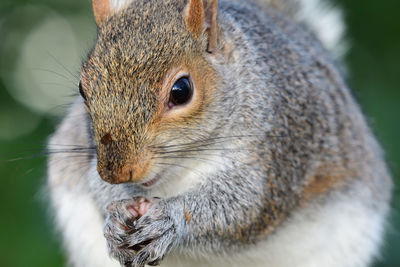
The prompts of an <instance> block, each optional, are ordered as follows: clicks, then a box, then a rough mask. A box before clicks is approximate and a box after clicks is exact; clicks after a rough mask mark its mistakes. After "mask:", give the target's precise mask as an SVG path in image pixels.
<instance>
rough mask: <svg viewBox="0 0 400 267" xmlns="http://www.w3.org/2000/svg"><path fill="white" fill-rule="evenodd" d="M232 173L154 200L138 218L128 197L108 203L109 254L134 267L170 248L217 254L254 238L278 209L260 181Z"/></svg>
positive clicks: (156, 259) (151, 261)
mask: <svg viewBox="0 0 400 267" xmlns="http://www.w3.org/2000/svg"><path fill="white" fill-rule="evenodd" d="M236 172H237V170H236ZM253 172H254V170H253ZM232 173H234V172H233V171H232ZM232 173H229V172H224V173H220V174H219V175H217V176H215V177H210V179H208V180H207V181H206V182H205V183H203V184H202V185H201V186H199V187H197V188H196V189H195V190H192V191H190V192H187V193H184V194H182V195H179V196H176V197H172V198H167V199H160V200H157V201H156V202H155V203H154V205H152V207H151V208H150V209H149V210H148V211H147V212H146V213H145V214H144V215H143V217H141V218H139V219H138V220H137V221H136V217H135V215H136V214H132V213H129V212H127V208H126V207H127V205H129V203H131V201H132V200H126V201H125V203H124V201H122V202H119V203H118V204H117V205H114V204H113V205H112V207H111V209H109V214H108V216H107V219H106V224H105V232H106V234H105V236H106V238H107V241H108V244H109V250H110V253H111V255H112V256H114V257H116V258H117V259H118V260H119V261H120V263H121V264H122V265H126V266H130V265H132V266H135V267H137V266H144V265H145V264H150V265H155V264H158V263H159V262H160V261H161V260H162V259H163V258H164V257H165V256H166V255H167V254H168V253H169V252H170V251H171V250H172V249H177V250H181V251H183V252H184V251H185V250H186V251H187V250H192V251H196V250H199V251H202V252H206V251H207V252H210V253H212V254H219V253H223V252H224V251H225V250H226V249H232V248H233V249H234V248H241V247H244V246H245V245H247V244H251V243H254V242H255V241H257V239H259V238H260V237H261V236H263V234H264V233H265V232H266V231H267V230H268V229H270V228H271V226H272V225H273V224H274V222H276V221H277V220H278V218H279V216H278V213H279V212H278V211H279V209H278V208H277V207H276V202H275V201H270V205H268V203H266V200H265V199H266V197H265V196H266V194H264V193H263V192H265V190H259V189H260V188H263V187H264V188H267V186H266V184H265V181H262V179H258V178H257V179H254V178H253V179H251V178H245V177H240V176H238V175H237V174H236V175H233V176H232ZM250 173H251V172H249V174H250ZM258 177H262V176H258ZM256 189H258V190H256ZM269 191H270V192H272V191H271V190H269ZM210 237H212V239H210Z"/></svg>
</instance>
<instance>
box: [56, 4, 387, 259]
mask: <svg viewBox="0 0 400 267" xmlns="http://www.w3.org/2000/svg"><path fill="white" fill-rule="evenodd" d="M300 2H301V1H296V0H286V1H273V0H264V1H263V0H258V1H240V0H237V1H233V0H221V1H217V0H131V1H118V0H93V2H92V4H93V10H94V17H95V21H96V24H97V26H98V34H97V40H96V43H95V45H94V47H93V49H92V50H91V51H90V52H89V54H88V56H87V58H86V60H84V63H83V65H82V68H81V74H80V82H79V88H78V89H79V93H80V96H79V97H78V98H77V99H76V100H75V101H74V103H73V104H72V106H71V108H70V109H69V111H68V113H67V114H66V116H65V118H64V119H63V121H62V122H61V125H60V126H59V127H58V128H57V130H56V132H55V133H54V134H53V135H52V137H51V138H50V140H49V151H50V152H53V153H50V156H49V160H48V190H49V198H50V200H51V206H52V209H53V211H54V213H55V221H56V225H57V226H58V230H59V231H60V233H61V235H62V237H63V241H64V247H65V249H66V251H67V255H68V261H69V263H70V264H71V265H73V266H86V267H87V266H119V265H122V266H134V267H142V266H144V265H151V266H154V265H158V264H160V265H161V266H191V267H192V266H193V267H195V266H222V267H223V266H265V267H268V266H273V267H284V266H297V267H306V266H307V267H309V266H324V267H330V266H335V267H337V266H349V267H353V266H354V267H355V266H369V265H370V264H372V262H373V260H374V258H375V257H376V256H378V254H379V248H380V245H381V244H382V240H383V234H384V227H385V224H386V218H387V215H388V213H389V211H390V205H389V202H390V197H391V190H392V180H391V177H390V174H389V171H388V169H387V166H386V163H385V160H384V154H383V151H382V149H381V147H380V145H379V143H378V142H377V141H376V139H375V137H374V135H373V133H372V132H371V130H370V128H369V126H368V124H367V122H366V120H365V118H364V116H363V114H362V112H361V110H360V107H359V106H358V104H357V102H356V101H355V99H354V98H353V96H352V95H351V92H350V90H349V88H348V86H347V85H346V83H345V78H344V75H343V73H342V72H341V71H340V69H339V68H338V66H337V63H336V60H335V59H334V57H333V56H332V54H331V52H330V51H329V50H328V49H326V48H325V45H323V44H322V42H321V40H320V39H319V37H318V36H317V35H316V34H315V32H314V31H313V30H310V27H309V26H307V24H306V23H305V22H304V21H302V20H300V19H298V16H296V14H297V12H300V11H299V10H298V7H299V6H301V5H300ZM310 19H312V18H309V20H310ZM315 23H316V24H318V23H319V22H318V21H316V22H315ZM330 30H333V29H325V31H330ZM77 91H78V90H77Z"/></svg>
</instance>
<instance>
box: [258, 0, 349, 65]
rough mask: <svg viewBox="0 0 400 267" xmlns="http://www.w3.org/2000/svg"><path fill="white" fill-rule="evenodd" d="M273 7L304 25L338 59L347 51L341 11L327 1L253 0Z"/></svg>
mask: <svg viewBox="0 0 400 267" xmlns="http://www.w3.org/2000/svg"><path fill="white" fill-rule="evenodd" d="M255 1H256V2H257V3H259V4H260V5H269V6H273V7H275V8H277V9H279V10H281V11H282V12H284V13H286V14H289V15H290V16H292V17H293V18H294V19H296V20H298V21H301V22H304V23H306V24H307V25H308V26H309V27H310V28H311V29H312V30H313V31H314V32H315V34H316V35H317V37H318V38H319V39H320V40H321V42H322V43H323V44H324V45H325V47H326V48H327V49H328V50H330V51H331V52H333V54H334V55H335V56H336V57H338V58H340V57H342V56H343V55H344V54H345V53H346V50H347V44H346V42H345V41H344V33H345V25H344V22H343V13H342V10H341V9H339V8H338V7H335V6H333V4H332V3H331V1H329V0H255Z"/></svg>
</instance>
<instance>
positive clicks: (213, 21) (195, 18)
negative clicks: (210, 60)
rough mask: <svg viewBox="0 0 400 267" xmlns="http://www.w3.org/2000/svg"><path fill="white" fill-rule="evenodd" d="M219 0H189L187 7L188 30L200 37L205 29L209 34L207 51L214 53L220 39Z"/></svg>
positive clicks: (186, 20)
mask: <svg viewBox="0 0 400 267" xmlns="http://www.w3.org/2000/svg"><path fill="white" fill-rule="evenodd" d="M217 15H218V0H189V3H188V5H187V7H186V9H185V16H184V17H185V22H186V27H187V28H188V30H189V31H190V32H191V33H192V34H193V35H194V36H195V37H196V38H199V37H200V34H201V33H202V31H203V30H204V29H205V31H206V33H207V34H208V47H207V51H208V52H210V53H212V52H213V51H214V50H215V49H216V47H217V41H218V36H217V35H218V25H217Z"/></svg>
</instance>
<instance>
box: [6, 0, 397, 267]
mask: <svg viewBox="0 0 400 267" xmlns="http://www.w3.org/2000/svg"><path fill="white" fill-rule="evenodd" d="M335 3H336V4H338V5H340V6H341V7H342V8H343V10H344V13H345V21H346V24H347V27H348V28H347V29H348V30H347V35H346V39H347V42H348V43H349V44H350V46H349V47H350V49H349V51H348V53H347V54H346V56H345V64H346V65H347V68H348V72H349V77H350V78H349V84H350V85H351V87H352V89H353V90H354V94H355V95H356V97H357V98H358V100H359V102H360V103H361V105H362V107H363V109H364V111H365V113H366V114H367V116H368V118H369V121H370V124H371V126H372V127H373V129H374V130H375V133H376V135H377V136H378V138H379V139H380V141H381V143H382V144H383V146H384V148H385V150H386V153H387V158H388V162H389V165H390V167H391V170H392V173H393V177H394V179H395V180H396V183H397V185H399V184H400V172H399V165H400V119H399V117H400V107H399V105H400V88H399V85H400V19H399V15H398V14H399V10H400V1H398V0H385V1H376V0H336V1H335ZM94 38H95V25H94V22H93V17H92V13H91V6H90V1H89V0H85V1H82V0H1V2H0V179H1V180H0V211H1V212H0V214H1V215H0V266H4V267H6V266H7V267H8V266H10V267H11V266H12V267H14V266H64V265H65V263H64V262H65V260H64V256H63V253H62V250H61V248H60V245H59V242H58V240H57V235H56V234H55V233H54V230H53V228H52V224H51V214H50V212H48V207H47V205H46V197H45V192H44V190H43V189H42V188H43V184H44V182H45V175H46V170H45V160H46V159H45V157H44V156H43V155H41V154H40V153H41V152H42V151H43V149H44V147H45V143H46V140H47V137H48V136H49V134H51V133H52V131H53V130H54V128H55V125H56V124H57V122H58V121H59V120H60V117H61V116H62V114H63V113H65V110H66V109H65V108H66V107H67V106H68V103H70V102H71V101H72V99H73V97H74V95H76V93H77V83H78V78H77V77H78V75H79V65H80V62H81V60H82V59H83V58H84V57H85V55H86V53H87V51H88V50H89V49H90V46H91V45H92V44H93V41H94ZM19 158H22V159H19ZM13 159H16V160H13ZM393 208H394V211H393V214H392V217H391V225H392V226H391V227H390V229H389V230H388V233H387V237H386V242H385V247H384V249H383V253H382V257H381V259H380V260H378V262H377V263H376V264H375V266H379V267H384V266H385V267H389V266H392V267H395V266H400V234H399V230H398V228H399V227H400V216H399V215H398V213H399V211H400V191H399V190H396V192H395V196H394V199H393ZM321 267H323V266H321Z"/></svg>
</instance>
